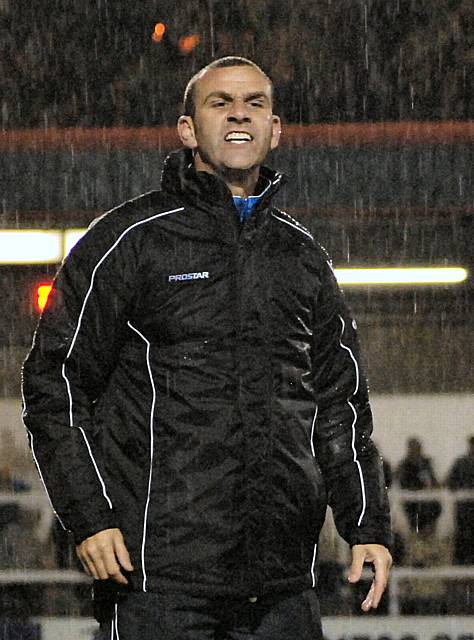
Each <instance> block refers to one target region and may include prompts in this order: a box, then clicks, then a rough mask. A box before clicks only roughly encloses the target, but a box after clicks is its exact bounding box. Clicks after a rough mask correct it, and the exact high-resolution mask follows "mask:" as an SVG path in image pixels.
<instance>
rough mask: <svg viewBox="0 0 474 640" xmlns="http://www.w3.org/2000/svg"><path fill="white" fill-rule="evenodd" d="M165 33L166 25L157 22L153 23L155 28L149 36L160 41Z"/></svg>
mask: <svg viewBox="0 0 474 640" xmlns="http://www.w3.org/2000/svg"><path fill="white" fill-rule="evenodd" d="M165 33H166V25H165V24H163V23H162V22H157V23H156V24H155V30H154V31H153V34H152V36H151V39H152V40H153V42H161V41H162V40H163V36H164V35H165Z"/></svg>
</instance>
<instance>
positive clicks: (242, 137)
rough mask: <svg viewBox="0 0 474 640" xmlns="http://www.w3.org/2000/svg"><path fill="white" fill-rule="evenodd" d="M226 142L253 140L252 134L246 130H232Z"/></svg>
mask: <svg viewBox="0 0 474 640" xmlns="http://www.w3.org/2000/svg"><path fill="white" fill-rule="evenodd" d="M225 140H226V142H251V140H252V136H251V135H250V134H249V133H246V132H244V131H231V132H230V133H228V134H227V135H226V137H225Z"/></svg>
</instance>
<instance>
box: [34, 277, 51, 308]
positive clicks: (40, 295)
mask: <svg viewBox="0 0 474 640" xmlns="http://www.w3.org/2000/svg"><path fill="white" fill-rule="evenodd" d="M52 288H53V285H52V283H50V282H49V283H43V284H40V285H38V287H37V288H36V306H37V307H38V311H41V312H43V311H44V308H45V307H46V304H47V302H48V296H49V294H50V293H51V289H52Z"/></svg>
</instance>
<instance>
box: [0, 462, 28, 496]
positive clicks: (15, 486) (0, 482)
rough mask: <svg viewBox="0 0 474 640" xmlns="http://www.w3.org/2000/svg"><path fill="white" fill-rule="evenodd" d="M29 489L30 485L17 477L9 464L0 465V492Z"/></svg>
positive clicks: (16, 491) (15, 491)
mask: <svg viewBox="0 0 474 640" xmlns="http://www.w3.org/2000/svg"><path fill="white" fill-rule="evenodd" d="M30 489H31V487H30V485H29V484H28V483H26V482H24V481H23V480H21V478H18V477H17V476H16V475H15V473H14V472H13V470H12V468H11V467H10V466H9V465H6V464H5V465H3V466H2V467H0V492H2V491H3V492H5V493H19V492H20V491H29V490H30Z"/></svg>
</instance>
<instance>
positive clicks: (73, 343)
mask: <svg viewBox="0 0 474 640" xmlns="http://www.w3.org/2000/svg"><path fill="white" fill-rule="evenodd" d="M183 210H184V207H179V208H177V209H171V210H170V211H164V212H163V213H157V214H155V215H153V216H150V217H149V218H145V219H144V220H139V221H138V222H135V223H134V224H132V225H130V226H129V227H127V228H126V229H125V230H124V231H122V233H121V234H120V236H119V237H118V238H117V240H116V241H115V242H114V244H113V245H112V246H111V247H110V248H109V249H108V250H107V251H106V252H105V253H104V255H103V256H102V258H101V259H100V260H99V262H98V263H97V264H96V265H95V267H94V269H93V271H92V274H91V279H90V283H89V288H88V290H87V293H86V295H85V297H84V301H83V303H82V307H81V311H80V313H79V318H78V320H77V326H76V330H75V331H74V335H73V338H72V340H71V345H70V347H69V350H68V352H67V354H66V358H65V359H64V362H63V365H62V368H61V374H62V377H63V378H64V381H65V383H66V389H67V393H68V398H69V426H70V427H74V416H73V399H72V393H71V385H70V382H69V379H68V377H67V375H66V362H67V360H68V359H69V357H70V356H71V353H72V350H73V349H74V345H75V344H76V340H77V336H78V335H79V331H80V328H81V324H82V319H83V316H84V312H85V309H86V306H87V302H88V300H89V296H90V295H91V293H92V289H93V288H94V279H95V274H96V272H97V269H98V268H99V267H100V266H101V264H102V263H103V262H104V261H105V260H106V258H107V257H108V256H109V255H110V254H111V253H112V251H113V250H114V249H115V248H116V247H117V246H118V244H119V243H120V241H121V240H122V238H124V237H125V236H126V235H127V233H128V232H129V231H131V230H132V229H134V228H135V227H138V226H140V225H142V224H146V223H147V222H151V221H152V220H155V219H156V218H161V217H162V216H167V215H169V214H171V213H176V212H177V211H183ZM81 432H82V435H83V436H84V440H85V442H86V445H87V450H88V451H89V455H90V457H91V460H92V463H93V465H94V469H95V471H96V473H97V476H98V478H99V481H100V484H101V486H102V493H103V495H104V498H105V499H106V500H107V502H108V504H109V507H110V508H111V509H112V501H111V500H110V498H109V496H108V494H107V490H106V487H105V482H104V480H103V478H102V476H101V474H100V471H99V468H98V466H97V464H96V462H95V460H94V456H93V454H92V449H91V447H90V445H89V442H88V440H87V437H86V435H85V433H84V431H83V430H82V429H81Z"/></svg>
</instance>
